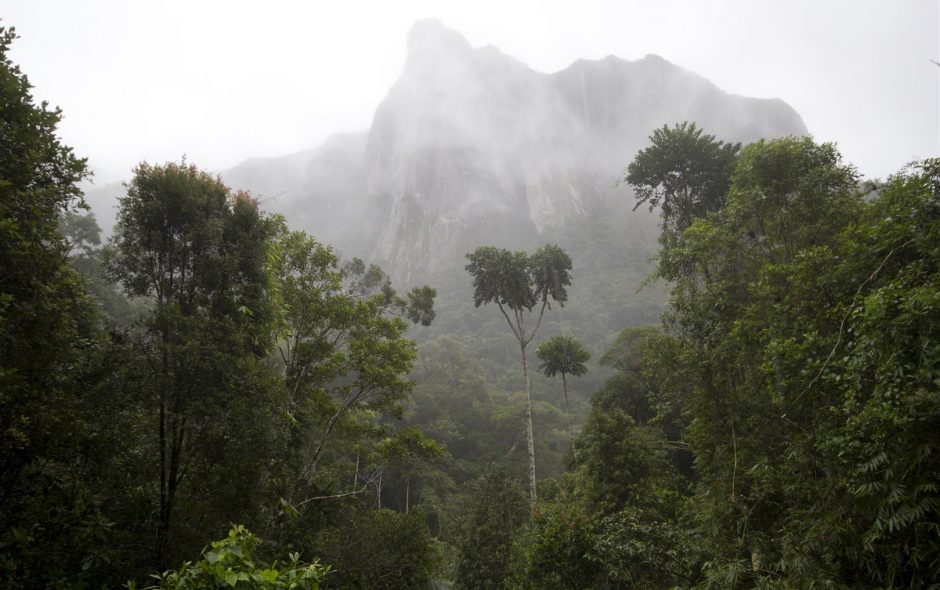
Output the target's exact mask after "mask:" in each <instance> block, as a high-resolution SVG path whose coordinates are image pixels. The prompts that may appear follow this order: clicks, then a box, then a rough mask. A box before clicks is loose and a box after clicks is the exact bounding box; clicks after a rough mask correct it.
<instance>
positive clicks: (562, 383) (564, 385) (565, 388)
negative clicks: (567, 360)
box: [561, 373, 571, 417]
mask: <svg viewBox="0 0 940 590" xmlns="http://www.w3.org/2000/svg"><path fill="white" fill-rule="evenodd" d="M561 388H562V389H563V390H564V391H565V413H566V414H568V416H569V417H570V416H571V408H569V407H568V382H567V381H565V374H564V373H562V374H561Z"/></svg>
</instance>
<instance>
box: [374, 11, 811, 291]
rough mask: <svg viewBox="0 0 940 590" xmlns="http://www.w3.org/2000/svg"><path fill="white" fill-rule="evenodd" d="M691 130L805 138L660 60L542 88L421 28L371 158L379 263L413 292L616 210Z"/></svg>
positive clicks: (378, 117)
mask: <svg viewBox="0 0 940 590" xmlns="http://www.w3.org/2000/svg"><path fill="white" fill-rule="evenodd" d="M686 120H690V121H697V122H698V124H699V126H700V127H703V128H704V129H705V130H706V131H707V132H708V133H712V134H714V135H716V136H717V137H719V138H722V139H727V140H733V141H744V142H749V141H754V140H756V139H758V138H761V137H776V136H783V135H791V134H794V135H799V134H803V133H805V132H806V128H805V126H804V125H803V122H802V120H801V119H800V117H799V116H798V115H797V114H796V112H795V111H794V110H793V109H792V108H790V107H789V106H787V105H786V104H785V103H783V102H782V101H779V100H758V99H750V98H744V97H739V96H732V95H729V94H726V93H724V92H722V91H721V90H719V89H718V88H717V87H716V86H714V85H713V84H711V83H710V82H708V81H707V80H705V79H704V78H701V77H700V76H697V75H695V74H692V73H690V72H687V71H685V70H683V69H681V68H679V67H677V66H675V65H673V64H670V63H669V62H667V61H666V60H664V59H662V58H660V57H657V56H653V55H650V56H647V57H645V58H643V59H641V60H637V61H634V62H629V61H625V60H622V59H619V58H616V57H613V56H610V57H607V58H604V59H602V60H597V61H585V60H581V61H577V62H575V63H574V64H572V65H571V66H570V67H568V68H567V69H565V70H563V71H560V72H557V73H555V74H543V73H539V72H536V71H534V70H532V69H530V68H529V67H527V66H526V65H524V64H522V63H520V62H518V61H517V60H515V59H513V58H511V57H509V56H506V55H503V54H502V53H500V52H499V50H498V49H496V48H493V47H485V48H481V49H473V48H471V47H470V45H469V44H468V43H467V41H466V40H465V39H464V38H463V37H461V36H460V35H459V34H458V33H456V32H454V31H452V30H449V29H446V28H445V27H443V26H442V25H441V24H440V23H439V22H438V21H435V20H429V21H420V22H418V23H417V24H415V26H414V27H413V29H412V31H411V32H410V34H409V36H408V59H407V62H406V64H405V69H404V72H403V74H402V76H401V78H400V79H399V80H398V82H397V83H396V84H395V86H394V87H393V88H392V89H391V91H390V92H389V94H388V96H387V97H386V99H385V100H384V101H383V102H382V104H381V105H380V106H379V108H378V110H377V111H376V114H375V118H374V120H373V125H372V129H371V132H370V135H369V140H368V145H367V148H366V154H365V170H366V189H367V192H368V198H369V200H370V205H371V209H372V212H373V213H374V214H375V216H374V217H373V227H374V231H375V238H376V242H375V248H374V251H373V256H374V258H376V259H377V260H378V261H380V262H382V263H384V264H385V265H386V266H387V267H388V268H389V270H390V271H392V273H393V275H394V276H398V277H400V278H401V279H403V280H404V281H405V282H411V281H413V280H417V279H422V278H424V277H426V276H427V275H428V274H433V273H435V272H436V271H439V270H442V269H445V268H448V267H451V266H453V265H454V264H455V263H458V262H460V261H462V255H463V253H464V252H467V251H469V250H470V249H472V248H473V247H475V246H476V245H479V244H484V243H494V244H502V245H506V246H514V245H517V244H522V243H526V242H529V241H531V240H532V238H533V236H540V235H544V234H547V233H550V232H551V229H552V228H553V227H557V226H560V225H565V224H567V223H570V222H572V221H575V220H577V219H579V218H583V217H584V216H586V215H587V214H588V213H589V212H590V211H591V210H592V209H593V208H595V207H597V206H598V205H599V204H600V203H601V202H602V201H604V200H605V199H608V198H610V197H612V194H611V193H612V188H613V186H614V184H615V183H616V181H617V179H618V177H619V176H620V175H621V174H622V171H623V169H624V168H625V166H626V165H627V164H628V163H629V161H630V160H631V159H632V158H633V156H634V155H635V154H636V152H637V151H638V150H639V149H641V148H642V147H644V146H645V145H646V143H647V137H648V136H649V134H650V133H651V132H652V130H653V129H655V128H657V127H661V126H662V125H664V124H673V123H677V122H681V121H686ZM617 198H620V199H623V198H624V197H623V190H622V189H621V190H620V191H619V197H617ZM548 239H550V236H549V237H548Z"/></svg>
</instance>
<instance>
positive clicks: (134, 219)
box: [108, 162, 273, 567]
mask: <svg viewBox="0 0 940 590" xmlns="http://www.w3.org/2000/svg"><path fill="white" fill-rule="evenodd" d="M120 207H121V208H120V212H119V214H118V223H117V227H116V235H115V238H114V253H113V256H112V257H111V258H110V260H109V261H108V267H109V272H110V273H111V276H113V277H114V278H116V279H117V280H118V281H120V283H121V285H122V286H123V288H124V290H125V292H126V293H127V294H128V295H129V296H131V297H146V298H150V299H151V300H152V301H153V310H152V312H151V314H150V315H149V317H148V318H147V319H146V320H145V323H144V329H145V335H146V338H147V345H146V348H145V350H147V352H146V353H145V358H144V359H143V362H142V363H141V369H143V370H145V371H146V372H147V373H148V376H147V378H145V379H141V381H140V382H141V384H142V385H144V386H145V387H146V388H147V389H148V390H149V391H148V392H147V396H149V398H148V399H147V401H146V403H148V404H152V406H151V408H152V410H153V411H155V412H156V423H155V424H154V426H153V428H154V431H155V432H154V434H155V435H156V439H157V440H156V445H155V446H156V453H157V454H158V456H159V471H158V474H159V485H158V496H159V497H158V506H159V517H158V520H157V523H156V526H155V529H156V533H157V538H156V551H155V553H156V560H157V564H158V566H160V567H165V565H166V561H167V550H168V548H169V547H170V546H171V543H170V542H169V535H170V533H171V528H172V526H171V525H172V524H173V522H174V515H175V509H176V508H177V492H178V491H179V490H180V486H181V485H182V484H183V483H184V481H185V480H186V478H187V476H189V477H193V471H194V470H196V469H200V468H201V469H205V470H211V469H213V466H214V465H216V464H218V463H219V462H221V461H223V460H228V459H234V458H236V457H238V458H253V459H256V460H257V459H260V456H259V454H257V453H251V454H245V453H239V452H235V448H236V447H238V446H239V445H243V446H245V447H249V448H250V447H252V446H254V447H256V448H257V447H263V445H262V442H261V440H260V439H253V438H252V437H253V436H259V437H262V438H263V437H264V436H266V435H265V434H264V432H263V429H264V427H265V426H266V425H268V424H270V421H269V420H262V419H259V418H260V415H263V413H264V412H267V411H271V410H272V408H273V406H272V404H271V403H270V401H268V403H265V402H264V401H263V400H265V396H267V395H269V394H270V392H271V390H270V388H268V387H267V385H266V384H265V377H264V374H263V373H264V369H263V367H262V366H261V363H260V362H261V360H262V359H264V357H266V355H267V354H268V352H269V350H270V347H271V337H270V335H271V329H272V324H271V320H272V310H271V306H270V300H269V298H268V296H267V293H268V291H269V290H270V289H269V279H268V272H267V269H266V259H267V246H268V241H269V238H270V235H271V233H272V229H273V228H272V225H271V224H270V222H268V221H267V220H266V219H264V217H263V216H262V215H261V212H260V210H259V209H258V205H257V202H256V201H255V200H254V199H252V198H251V197H250V196H249V195H247V194H245V193H234V194H233V193H232V192H231V191H230V190H229V189H228V187H226V186H225V185H224V184H223V183H222V182H221V180H219V179H218V178H217V177H213V176H211V175H209V174H207V173H205V172H202V171H200V170H198V169H197V168H196V167H195V166H193V165H187V164H186V163H185V162H184V163H181V164H176V163H169V164H166V165H164V166H152V165H149V164H146V163H144V164H141V165H140V166H138V167H137V169H136V170H135V174H134V178H133V180H132V181H131V183H130V185H129V187H128V192H127V196H125V197H123V198H122V199H121V201H120ZM145 397H146V396H145ZM259 414H260V415H259ZM236 432H237V433H238V434H237V436H236ZM227 449H228V450H229V451H230V452H226V450H227ZM257 468H258V469H260V465H258V466H257ZM253 471H254V468H251V469H247V468H245V467H244V466H243V468H242V469H239V470H238V473H240V474H248V473H252V472H253ZM256 473H259V472H256ZM256 477H257V476H256ZM194 483H196V482H194ZM199 483H204V482H199ZM229 483H230V484H231V483H234V482H231V481H230V482H229ZM244 483H245V485H246V490H247V489H251V488H252V482H249V481H245V482H244ZM191 497H193V498H195V497H196V495H192V496H191ZM234 497H235V498H247V497H251V496H250V494H247V493H245V494H236V495H235V496H234ZM199 513H200V514H204V511H200V512H199Z"/></svg>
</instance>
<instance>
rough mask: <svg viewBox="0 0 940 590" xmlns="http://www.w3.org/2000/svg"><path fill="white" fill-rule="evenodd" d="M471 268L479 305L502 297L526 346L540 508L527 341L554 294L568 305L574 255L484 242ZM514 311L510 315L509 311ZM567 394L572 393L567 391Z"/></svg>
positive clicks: (528, 414) (532, 488)
mask: <svg viewBox="0 0 940 590" xmlns="http://www.w3.org/2000/svg"><path fill="white" fill-rule="evenodd" d="M467 260H468V261H469V262H468V263H467V266H466V270H467V272H469V273H470V274H471V275H473V303H474V305H475V306H477V307H479V306H480V305H483V304H486V303H496V306H497V307H498V308H499V311H500V313H502V314H503V317H504V318H505V319H506V323H508V324H509V327H510V329H511V330H512V333H513V335H514V336H515V337H516V341H517V342H518V343H519V348H520V349H521V352H522V375H523V379H524V380H525V414H524V420H525V427H526V449H527V451H528V455H529V501H530V503H531V504H532V508H533V509H534V508H535V503H536V500H537V491H536V476H535V437H534V434H533V426H532V399H531V394H530V392H529V360H528V353H527V350H526V346H527V345H528V344H529V343H530V342H531V341H532V339H533V338H535V334H536V333H537V332H538V329H539V326H540V325H541V324H542V318H543V316H544V313H545V308H546V307H549V306H550V302H549V298H551V299H552V300H554V301H556V302H557V303H558V304H559V305H561V306H564V304H565V301H566V300H567V299H568V292H567V289H566V288H567V287H568V286H569V285H571V273H570V270H571V258H570V257H569V256H568V254H566V253H565V251H564V250H562V249H561V248H559V247H558V246H555V245H552V244H546V245H544V246H542V247H541V248H539V249H538V250H536V251H535V253H533V254H532V255H531V256H529V255H527V254H526V253H525V252H509V251H508V250H503V249H501V248H495V247H493V246H481V247H479V248H477V249H476V250H475V251H473V252H471V253H470V254H467ZM536 306H539V311H538V318H537V319H536V321H535V326H533V327H532V329H531V331H530V330H529V328H528V326H527V323H528V320H529V319H530V318H529V315H530V314H531V313H532V310H533V308H535V307H536ZM507 308H508V310H509V312H511V313H512V318H511V319H510V317H509V313H508V312H507ZM566 398H567V393H566Z"/></svg>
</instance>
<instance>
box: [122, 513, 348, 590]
mask: <svg viewBox="0 0 940 590" xmlns="http://www.w3.org/2000/svg"><path fill="white" fill-rule="evenodd" d="M259 543H260V539H258V537H256V536H254V535H253V534H251V532H249V531H248V530H247V529H246V528H245V527H243V526H241V525H239V526H236V527H234V528H233V529H232V530H230V531H229V533H228V537H227V538H225V539H222V540H221V541H216V542H214V543H212V546H211V549H206V550H203V552H202V557H203V559H201V560H199V561H197V562H195V563H192V562H188V561H187V562H186V563H184V564H183V567H181V568H180V569H179V570H177V571H167V572H163V574H160V575H154V578H156V579H158V580H159V582H160V583H159V584H157V585H156V586H150V587H148V588H147V589H146V590H206V589H210V588H236V589H238V590H254V589H257V590H268V589H271V590H273V589H276V588H291V589H297V590H319V588H320V582H321V581H322V580H323V578H324V577H325V576H326V575H327V573H329V571H330V568H329V566H325V565H320V563H319V561H317V560H314V561H313V562H311V563H308V564H303V563H301V562H300V554H298V553H291V554H290V560H289V561H288V562H287V563H285V564H284V565H283V567H281V568H279V567H278V562H277V561H275V562H274V563H272V564H271V565H270V567H265V566H264V565H262V564H258V563H255V561H254V559H253V558H252V555H253V554H254V552H255V549H257V548H258V544H259ZM135 587H136V586H135V584H133V583H131V584H128V588H130V590H134V588H135Z"/></svg>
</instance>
